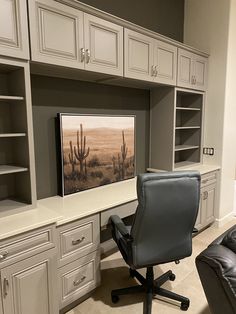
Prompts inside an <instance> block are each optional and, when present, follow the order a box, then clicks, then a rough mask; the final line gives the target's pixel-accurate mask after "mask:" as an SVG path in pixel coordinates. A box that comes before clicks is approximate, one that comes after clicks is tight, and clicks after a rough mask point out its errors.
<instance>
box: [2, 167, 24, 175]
mask: <svg viewBox="0 0 236 314" xmlns="http://www.w3.org/2000/svg"><path fill="white" fill-rule="evenodd" d="M24 171H28V168H24V167H17V166H10V165H0V175H2V174H9V173H16V172H24Z"/></svg>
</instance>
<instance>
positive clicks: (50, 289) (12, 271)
mask: <svg viewBox="0 0 236 314" xmlns="http://www.w3.org/2000/svg"><path fill="white" fill-rule="evenodd" d="M51 251H53V252H54V250H51ZM48 254H49V253H42V254H38V255H36V256H34V257H32V258H29V259H26V260H23V261H22V262H19V263H16V264H13V265H11V266H9V267H6V268H5V269H2V271H1V279H2V289H3V291H4V293H5V294H4V298H3V308H4V313H5V314H8V313H9V314H32V313H34V314H42V313H44V314H56V313H58V307H57V298H56V294H55V290H56V287H57V285H56V281H55V280H56V276H55V273H54V272H55V268H56V261H55V259H54V258H53V257H52V256H50V255H49V256H48ZM54 263H55V264H54ZM6 282H7V284H6Z"/></svg>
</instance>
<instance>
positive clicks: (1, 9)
mask: <svg viewBox="0 0 236 314" xmlns="http://www.w3.org/2000/svg"><path fill="white" fill-rule="evenodd" d="M27 25H28V24H27V9H26V0H0V55H3V56H8V57H15V58H21V59H29V41H28V26H27Z"/></svg>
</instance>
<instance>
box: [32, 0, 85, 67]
mask: <svg viewBox="0 0 236 314" xmlns="http://www.w3.org/2000/svg"><path fill="white" fill-rule="evenodd" d="M29 7H30V27H31V50H32V59H33V61H41V62H45V63H50V64H56V65H61V66H70V67H76V68H84V62H81V61H83V60H81V55H80V51H81V49H82V47H83V13H82V12H80V11H78V10H75V9H73V8H70V7H67V6H65V5H62V4H59V3H56V4H55V3H53V2H52V1H47V2H45V3H44V2H35V1H30V5H29Z"/></svg>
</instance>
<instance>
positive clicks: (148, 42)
mask: <svg viewBox="0 0 236 314" xmlns="http://www.w3.org/2000/svg"><path fill="white" fill-rule="evenodd" d="M124 37H125V38H124V52H125V60H124V62H125V67H124V76H125V77H127V78H133V79H138V80H145V81H150V82H155V83H163V84H168V85H176V69H177V48H176V47H175V46H174V45H170V44H167V43H165V42H161V41H159V40H156V39H154V38H152V37H149V36H146V35H143V34H140V33H138V32H135V31H132V30H129V29H125V32H124Z"/></svg>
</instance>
